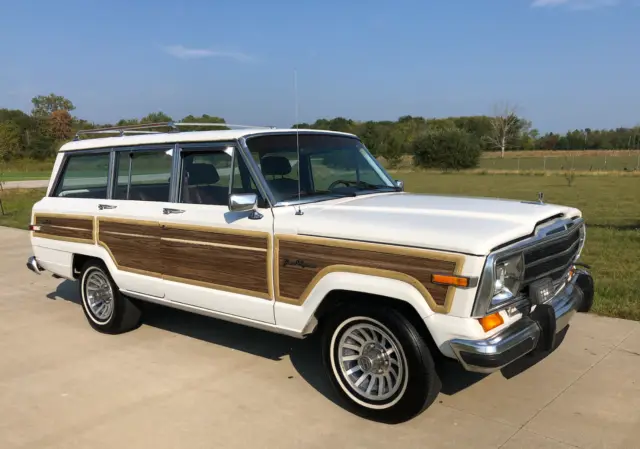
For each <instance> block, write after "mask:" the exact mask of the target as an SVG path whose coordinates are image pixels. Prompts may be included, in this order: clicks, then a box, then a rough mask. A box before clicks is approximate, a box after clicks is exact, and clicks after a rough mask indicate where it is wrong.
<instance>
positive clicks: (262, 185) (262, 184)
mask: <svg viewBox="0 0 640 449" xmlns="http://www.w3.org/2000/svg"><path fill="white" fill-rule="evenodd" d="M296 134H298V132H296V131H295V130H293V131H291V130H289V131H283V132H258V133H252V134H247V135H246V136H243V137H241V138H239V139H238V143H239V144H240V147H241V149H242V152H243V153H245V154H244V158H245V162H246V163H247V166H248V167H249V171H250V172H251V173H252V174H253V175H254V177H255V178H256V179H257V180H259V183H256V185H257V186H258V189H260V191H261V192H262V191H263V190H264V192H265V194H266V195H265V197H266V198H267V201H268V202H269V204H271V207H285V206H297V205H299V204H309V203H318V202H321V201H328V200H335V199H339V198H344V196H343V195H322V196H316V197H313V198H304V199H300V200H291V201H276V199H275V196H274V195H273V193H272V192H271V189H270V188H269V183H268V182H267V180H266V178H265V177H264V175H263V174H262V170H260V167H258V164H257V163H256V161H255V160H254V159H253V157H252V156H251V150H250V149H249V146H248V145H247V140H248V139H252V138H254V137H262V136H286V135H296ZM300 134H306V135H310V134H317V135H327V136H334V137H344V138H347V139H353V140H356V141H358V142H360V144H361V145H362V147H363V148H364V150H365V151H366V152H367V153H368V154H369V156H370V157H371V159H372V160H373V162H374V164H376V165H377V167H378V168H379V169H380V170H381V171H382V173H383V174H384V176H386V178H387V179H388V180H389V182H390V183H391V184H392V185H391V186H389V189H394V187H393V186H395V181H394V180H393V177H392V176H391V175H389V173H388V172H387V171H386V170H385V169H384V167H383V166H382V165H380V163H379V162H378V160H377V159H376V158H375V156H374V155H373V154H371V152H370V151H369V149H368V148H367V147H366V145H365V144H364V143H363V142H362V140H361V139H360V138H359V137H358V136H356V135H353V134H341V133H336V132H331V131H323V130H317V131H314V130H304V131H302V132H300ZM392 191H394V190H390V191H386V190H385V191H380V190H372V191H371V193H390V192H392Z"/></svg>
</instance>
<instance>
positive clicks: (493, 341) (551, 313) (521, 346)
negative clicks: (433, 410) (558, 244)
mask: <svg viewBox="0 0 640 449" xmlns="http://www.w3.org/2000/svg"><path fill="white" fill-rule="evenodd" d="M585 285H591V286H593V280H592V278H591V275H590V274H589V273H588V272H587V271H584V270H578V271H576V273H575V274H574V276H573V278H572V279H571V282H569V283H568V284H567V285H566V286H565V287H564V288H563V289H562V290H561V291H560V292H559V293H558V294H557V295H556V296H554V297H553V299H551V300H550V301H549V302H548V303H546V304H543V305H539V306H537V307H536V309H535V310H534V312H533V313H531V314H529V315H527V316H524V317H522V318H521V319H519V320H518V321H516V322H515V323H514V324H512V325H511V326H509V327H508V328H506V329H504V330H502V331H500V332H499V333H497V334H496V335H494V336H492V337H489V338H487V339H485V340H463V339H455V340H451V342H450V345H451V348H452V349H453V352H454V353H455V355H456V357H457V359H458V360H459V361H460V363H461V364H462V366H463V367H464V368H465V369H466V370H468V371H475V372H480V373H490V372H493V371H497V370H499V369H500V368H502V367H504V366H506V365H508V364H510V363H511V362H513V361H515V360H517V359H519V358H520V357H522V356H524V355H526V354H528V353H530V352H531V351H533V350H534V349H543V350H551V349H552V348H553V346H554V344H555V335H556V334H557V333H559V332H560V331H562V330H563V329H564V328H565V327H567V325H568V324H569V321H571V318H572V317H573V315H574V314H575V313H576V312H577V311H578V310H580V311H588V309H589V308H590V307H591V303H592V302H593V289H592V288H591V289H588V288H584V287H583V288H584V290H585V291H583V288H581V286H585ZM585 305H588V306H587V307H585Z"/></svg>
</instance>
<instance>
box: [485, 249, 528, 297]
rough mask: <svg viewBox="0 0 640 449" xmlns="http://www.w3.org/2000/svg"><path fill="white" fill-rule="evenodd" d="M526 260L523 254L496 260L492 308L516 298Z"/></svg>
mask: <svg viewBox="0 0 640 449" xmlns="http://www.w3.org/2000/svg"><path fill="white" fill-rule="evenodd" d="M523 275H524V261H523V257H522V254H516V255H515V256H511V257H509V258H508V259H503V260H500V261H498V262H496V265H495V269H494V271H493V293H492V295H491V296H492V297H491V305H490V307H489V308H490V309H493V308H495V307H500V306H502V305H504V304H506V303H508V302H510V301H511V300H513V299H515V298H516V296H517V295H518V292H519V291H520V285H522V276H523Z"/></svg>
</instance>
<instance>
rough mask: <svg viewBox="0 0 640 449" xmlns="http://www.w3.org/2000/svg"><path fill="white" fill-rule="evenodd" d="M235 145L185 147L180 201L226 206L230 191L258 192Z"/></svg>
mask: <svg viewBox="0 0 640 449" xmlns="http://www.w3.org/2000/svg"><path fill="white" fill-rule="evenodd" d="M234 151H236V150H235V149H234V148H233V147H227V148H212V149H211V150H209V151H207V150H204V151H203V150H194V151H189V150H188V149H187V150H183V152H182V174H181V186H180V202H182V203H189V204H207V205H213V206H227V205H228V204H229V193H256V194H258V191H257V189H256V187H255V183H254V182H253V180H252V179H251V176H250V175H249V172H248V169H247V168H246V165H245V164H244V161H243V160H242V157H241V156H240V154H239V153H236V157H235V158H234V157H233V156H234Z"/></svg>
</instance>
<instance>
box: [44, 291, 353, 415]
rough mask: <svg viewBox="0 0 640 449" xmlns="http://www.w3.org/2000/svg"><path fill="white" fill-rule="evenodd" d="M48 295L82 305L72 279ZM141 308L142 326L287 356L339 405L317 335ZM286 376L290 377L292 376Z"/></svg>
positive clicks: (276, 358) (248, 350)
mask: <svg viewBox="0 0 640 449" xmlns="http://www.w3.org/2000/svg"><path fill="white" fill-rule="evenodd" d="M47 297H48V298H50V299H58V298H61V299H63V300H65V301H69V302H73V303H75V304H77V305H81V299H80V294H79V292H78V287H77V284H76V283H75V282H72V281H63V282H62V283H60V284H59V285H58V287H57V288H56V291H55V292H51V293H49V294H48V295H47ZM142 307H143V309H144V310H143V316H144V319H143V322H144V325H147V326H152V327H155V328H157V329H162V330H165V331H168V332H173V333H176V334H180V335H184V336H186V337H190V338H197V339H198V340H202V341H206V342H208V343H213V344H216V345H219V346H224V347H227V348H230V349H233V350H236V351H242V352H246V353H249V354H252V355H256V356H258V357H263V358H266V359H269V360H273V361H280V360H282V359H283V358H286V357H287V356H288V357H289V359H290V360H291V364H292V365H293V368H294V369H295V370H296V372H297V373H298V375H299V376H300V377H302V378H303V379H304V380H305V381H306V382H307V383H308V384H309V385H311V386H312V387H313V388H314V389H316V390H317V391H318V392H319V393H320V394H322V395H323V396H325V397H326V398H327V399H329V400H330V401H332V402H334V403H335V404H337V405H340V406H342V405H341V403H340V402H339V399H338V397H337V395H335V393H334V392H333V390H332V387H331V384H330V383H329V380H328V379H327V378H326V376H325V375H324V368H323V366H322V355H321V352H320V342H319V338H318V337H317V335H311V336H310V337H308V338H306V339H304V340H299V339H296V338H293V337H287V336H285V335H279V334H274V333H272V332H267V331H263V330H260V329H254V328H251V327H247V326H244V325H240V324H235V323H230V322H228V321H223V320H219V319H216V318H210V317H206V316H201V315H197V314H195V313H189V312H185V311H182V310H177V309H172V308H170V307H164V306H160V305H157V304H152V303H142ZM80 313H81V312H80ZM287 377H288V378H289V379H293V376H291V375H289V376H287Z"/></svg>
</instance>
